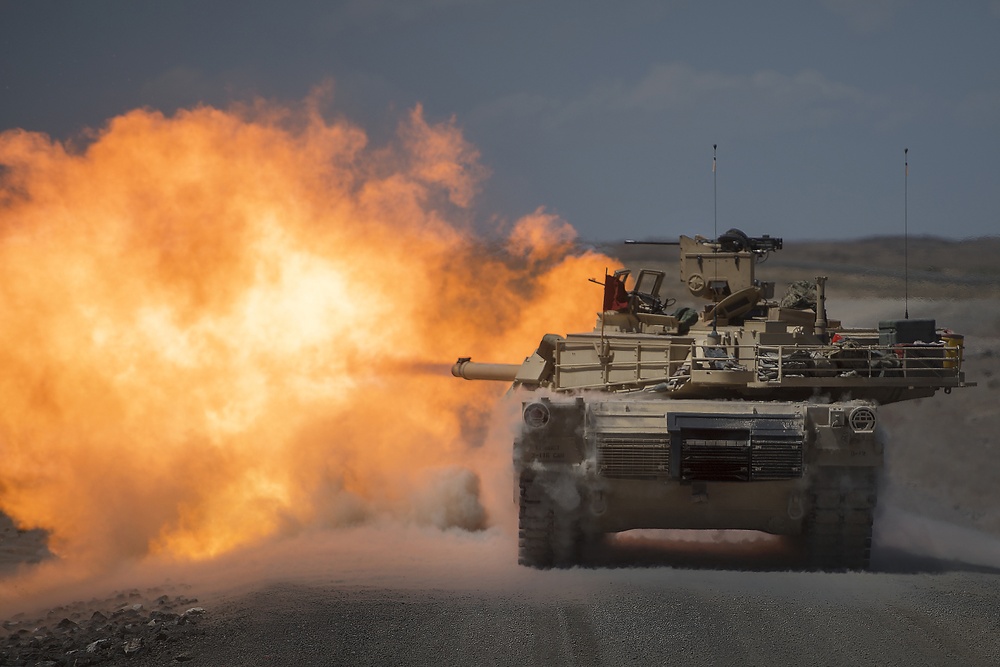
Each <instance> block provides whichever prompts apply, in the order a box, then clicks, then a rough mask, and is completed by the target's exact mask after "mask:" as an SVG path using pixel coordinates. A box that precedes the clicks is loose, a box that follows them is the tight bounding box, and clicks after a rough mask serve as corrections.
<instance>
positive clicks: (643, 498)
mask: <svg viewBox="0 0 1000 667" xmlns="http://www.w3.org/2000/svg"><path fill="white" fill-rule="evenodd" d="M522 410H523V412H522V414H523V417H524V418H523V420H522V422H523V425H522V428H521V432H520V434H519V436H518V437H517V439H516V441H515V447H514V465H515V471H516V479H517V480H518V487H519V488H518V494H517V495H518V502H519V504H520V508H519V516H520V519H521V525H520V528H521V532H520V538H521V539H520V541H519V560H520V562H521V563H522V564H525V565H531V566H536V567H546V566H553V565H554V566H569V565H573V564H576V563H577V562H578V558H579V555H580V553H581V547H582V545H583V544H584V543H586V542H587V541H588V540H592V539H595V538H597V537H599V536H600V535H602V534H605V533H614V532H621V531H625V530H631V529H636V528H668V529H669V528H676V529H744V530H758V531H763V532H767V533H772V534H777V535H794V536H799V539H800V540H801V541H802V542H803V545H804V546H805V554H806V557H807V559H808V563H809V564H811V565H814V566H816V567H822V568H826V569H842V568H864V567H866V566H867V564H868V559H869V556H870V547H871V529H872V518H873V513H874V508H875V502H876V496H877V488H876V484H875V481H876V479H877V476H878V470H879V469H880V467H881V466H882V445H881V442H880V439H879V438H878V437H877V435H876V423H875V422H876V406H875V405H874V404H872V403H869V402H865V401H850V402H834V403H825V404H818V403H809V402H777V401H718V400H687V399H663V398H656V397H655V395H650V394H638V395H632V396H629V397H628V400H622V398H618V397H612V396H609V395H608V394H606V393H599V392H594V393H591V394H589V395H588V394H587V393H586V392H584V394H583V395H578V396H560V395H553V396H549V397H539V396H533V397H531V398H530V399H528V400H525V401H524V402H523V404H522Z"/></svg>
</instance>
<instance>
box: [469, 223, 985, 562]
mask: <svg viewBox="0 0 1000 667" xmlns="http://www.w3.org/2000/svg"><path fill="white" fill-rule="evenodd" d="M661 245H671V246H677V247H678V248H679V252H680V284H679V285H678V286H677V287H679V290H678V291H680V292H686V296H687V298H688V299H689V300H693V304H692V305H688V306H682V307H676V308H675V307H674V306H675V299H674V298H666V297H665V296H662V295H661V290H662V288H663V283H664V280H665V278H666V275H665V273H664V272H663V271H656V270H650V269H642V270H639V271H638V272H637V274H636V275H635V276H634V279H633V277H632V276H631V272H630V271H629V270H627V269H622V270H619V271H615V272H614V273H613V274H609V275H606V276H605V277H604V280H603V281H599V280H594V282H598V283H602V284H603V286H604V295H603V303H602V304H601V312H599V313H598V316H597V324H596V326H595V327H594V330H593V331H589V332H584V333H572V334H568V335H557V334H546V335H545V336H543V337H542V339H541V342H540V343H539V345H538V348H537V349H536V350H535V351H534V353H532V354H531V355H530V356H529V357H527V358H526V359H525V360H524V361H523V362H522V363H520V364H480V363H477V362H474V361H472V360H471V359H469V358H465V357H463V358H460V359H459V360H458V361H457V362H456V363H455V365H454V367H453V368H452V374H453V375H455V376H457V377H460V378H465V379H467V380H495V381H504V382H509V383H511V385H512V388H513V390H514V391H513V395H514V396H516V397H519V398H520V401H521V416H522V419H521V422H520V424H519V432H518V433H517V435H516V437H515V441H514V473H515V480H516V483H517V491H516V498H517V503H518V521H519V531H518V561H519V563H521V564H522V565H526V566H531V567H551V566H557V567H564V566H571V565H574V564H576V563H577V562H578V560H579V558H580V555H581V549H582V548H583V547H584V546H585V545H586V544H587V543H588V542H591V541H593V540H597V539H599V538H600V537H601V536H602V535H604V534H607V533H615V532H620V531H626V530H631V529H636V528H651V529H712V530H717V529H743V530H757V531H763V532H766V533H771V534H775V535H787V536H792V539H794V540H795V541H796V542H798V543H799V544H800V546H801V549H800V551H801V553H802V555H803V566H805V567H807V568H809V569H826V570H840V569H865V568H867V567H868V565H869V561H870V556H871V538H872V528H873V523H874V517H875V507H876V502H877V497H878V479H879V471H880V469H881V467H882V463H883V444H882V440H881V438H880V435H879V428H878V408H879V406H880V405H883V404H887V403H893V402H896V401H905V400H910V399H915V398H923V397H928V396H932V395H934V394H935V393H936V392H937V391H938V390H939V389H943V390H944V391H945V393H951V390H952V389H953V388H956V387H966V386H971V385H972V384H973V383H969V382H966V380H965V374H964V372H963V370H962V361H963V355H962V350H963V347H962V341H963V338H962V336H960V335H958V334H955V333H953V332H951V331H949V330H946V329H942V328H940V327H938V325H937V323H936V322H935V321H934V320H928V319H920V320H916V319H915V320H910V319H902V320H885V321H882V322H880V323H879V326H878V328H877V329H857V328H847V327H844V326H842V325H841V323H840V321H838V320H836V319H831V318H829V317H828V315H827V311H826V297H825V292H826V289H825V288H826V278H825V277H822V276H819V277H816V278H815V279H814V280H807V281H798V282H796V283H793V284H792V285H790V286H789V288H788V290H787V291H786V293H785V294H784V295H783V296H782V298H781V299H776V298H775V290H774V284H773V283H768V282H762V281H760V280H758V279H757V276H756V269H757V265H758V263H759V262H760V261H762V260H763V259H765V258H766V257H767V256H768V254H769V253H772V252H775V251H778V250H781V248H782V239H780V238H772V237H770V236H761V237H751V236H748V235H747V234H744V233H743V232H742V231H739V230H736V229H733V230H729V231H728V232H726V233H725V234H722V235H721V236H719V237H718V238H715V239H708V238H704V237H701V236H695V237H694V238H689V237H686V236H682V237H680V241H679V242H672V243H661Z"/></svg>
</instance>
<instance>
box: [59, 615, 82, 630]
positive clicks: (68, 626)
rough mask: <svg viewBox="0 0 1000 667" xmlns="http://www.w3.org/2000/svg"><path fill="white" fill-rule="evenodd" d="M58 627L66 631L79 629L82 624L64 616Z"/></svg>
mask: <svg viewBox="0 0 1000 667" xmlns="http://www.w3.org/2000/svg"><path fill="white" fill-rule="evenodd" d="M56 628H57V629H59V630H63V631H66V630H79V629H80V624H79V623H75V622H74V621H71V620H69V619H68V618H64V619H63V620H61V621H59V622H58V623H57V624H56Z"/></svg>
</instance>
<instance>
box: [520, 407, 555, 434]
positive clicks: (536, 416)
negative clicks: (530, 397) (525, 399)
mask: <svg viewBox="0 0 1000 667" xmlns="http://www.w3.org/2000/svg"><path fill="white" fill-rule="evenodd" d="M549 416H550V415H549V409H548V407H547V406H545V405H543V404H541V403H531V404H529V405H527V406H526V407H525V408H524V423H525V424H526V425H527V426H528V427H529V428H541V427H543V426H545V425H546V424H548V423H549Z"/></svg>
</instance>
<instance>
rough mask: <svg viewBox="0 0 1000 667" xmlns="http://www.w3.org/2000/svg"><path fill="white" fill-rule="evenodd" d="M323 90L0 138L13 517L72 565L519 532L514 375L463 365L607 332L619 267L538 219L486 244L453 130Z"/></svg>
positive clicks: (478, 179) (2, 475)
mask: <svg viewBox="0 0 1000 667" xmlns="http://www.w3.org/2000/svg"><path fill="white" fill-rule="evenodd" d="M319 98H321V95H318V96H317V98H316V99H310V100H307V101H306V102H304V103H302V104H300V105H297V106H294V107H290V108H289V107H282V106H277V105H273V104H269V103H263V102H259V103H256V104H252V105H246V106H243V107H237V108H232V109H228V110H222V109H215V108H211V107H198V108H194V109H190V110H183V111H179V112H178V113H176V114H175V115H173V116H165V115H163V114H161V113H159V112H156V111H153V110H148V109H143V110H135V111H131V112H129V113H126V114H124V115H122V116H119V117H116V118H114V119H112V120H110V121H109V122H108V123H107V125H106V126H105V127H103V128H101V129H100V130H99V131H95V132H92V133H91V134H90V135H89V136H87V137H86V138H85V139H84V140H82V141H70V142H60V141H56V140H53V139H52V138H50V137H47V136H45V135H42V134H37V133H31V132H25V131H20V130H11V131H7V132H4V133H2V134H0V165H2V169H0V336H2V339H3V340H4V341H5V344H4V345H3V346H0V368H3V369H4V372H3V373H2V374H0V399H2V403H3V405H4V409H3V410H2V411H0V454H2V458H3V460H4V465H3V466H2V467H0V509H2V510H3V511H4V512H5V513H7V514H8V515H10V516H11V517H12V518H13V519H14V520H15V521H16V522H17V524H18V525H19V526H20V527H22V528H42V529H44V530H46V531H48V533H49V549H50V550H51V551H52V552H53V553H54V554H55V555H56V556H57V557H58V559H59V562H60V563H62V564H63V565H73V566H74V567H76V568H77V570H78V571H79V572H82V573H90V574H92V573H94V572H100V571H104V570H107V569H109V568H111V567H115V566H117V567H121V564H122V563H123V562H125V561H141V560H143V559H149V558H156V559H161V560H166V561H172V562H190V561H194V560H204V559H212V558H219V557H221V556H222V555H223V554H226V553H230V552H233V551H234V550H236V549H240V548H243V547H246V546H248V545H253V544H257V543H260V542H261V541H263V540H267V539H270V538H272V537H273V536H275V535H290V534H296V533H301V532H303V531H309V530H314V529H316V528H317V527H324V528H329V527H345V526H356V525H359V524H365V523H371V522H376V521H382V520H385V519H386V518H389V519H391V520H399V521H404V522H411V523H413V524H414V525H418V526H429V527H434V528H437V529H456V528H457V529H462V530H467V531H478V530H482V529H485V528H488V527H489V526H492V525H497V524H498V523H502V522H504V521H506V520H507V519H505V518H504V512H508V513H509V510H507V509H504V508H506V506H507V505H508V504H509V499H510V491H509V487H508V488H506V489H504V490H502V491H501V487H503V486H504V485H505V484H507V483H509V474H508V475H507V477H508V479H507V481H506V482H504V481H503V480H502V477H503V473H500V474H499V476H498V475H497V473H496V472H495V471H496V470H497V469H498V467H499V470H507V469H509V466H510V452H509V442H510V440H509V436H508V435H506V434H505V435H500V436H497V437H498V441H504V442H505V447H506V450H504V449H503V448H502V447H500V448H497V449H491V448H490V447H489V446H486V445H484V444H483V443H484V438H483V437H480V438H479V439H478V441H476V440H477V439H476V438H470V437H469V436H470V434H476V433H478V434H479V435H480V436H483V434H484V433H486V432H487V431H488V430H489V428H488V425H489V424H490V420H491V419H494V418H493V417H491V412H490V410H491V409H492V406H493V405H494V404H495V403H496V401H497V399H498V398H499V397H500V395H501V394H502V393H503V391H504V387H503V386H500V385H497V384H489V383H472V382H465V381H459V380H457V379H454V378H452V377H450V375H448V374H447V370H446V369H447V365H448V364H449V363H450V362H451V361H452V360H453V359H454V358H455V357H457V356H459V355H463V356H469V355H471V356H472V357H473V358H476V359H481V360H495V361H510V362H518V361H520V360H521V359H523V358H524V356H526V355H527V354H530V352H531V351H532V350H533V349H534V347H535V345H536V344H537V341H538V339H539V337H540V335H541V334H542V333H545V332H546V331H557V332H561V331H566V330H574V329H581V328H587V327H589V326H590V325H591V324H592V318H593V311H592V310H591V309H589V308H586V307H581V304H585V303H588V302H591V301H593V303H594V304H595V307H596V304H597V301H596V300H597V299H598V298H599V294H598V293H597V292H596V290H595V289H594V288H593V287H592V286H591V285H589V284H588V283H587V281H586V278H587V277H588V276H596V275H600V274H601V273H602V272H603V270H604V268H605V267H606V266H607V265H608V264H609V262H610V260H609V259H608V258H606V257H603V256H601V255H598V254H595V253H592V252H577V251H576V250H575V247H574V240H575V234H574V232H573V230H572V228H571V227H570V226H569V225H568V224H567V223H565V222H564V221H562V220H560V219H558V218H557V217H556V216H553V215H551V214H548V213H546V212H545V211H543V210H538V211H535V212H533V213H531V214H530V215H527V216H525V217H524V218H523V219H521V220H518V221H515V222H514V223H513V224H512V225H510V226H509V229H508V234H509V241H508V242H507V244H506V245H505V247H501V248H492V249H491V248H490V247H488V246H487V244H485V243H483V242H482V241H481V240H480V239H478V238H477V237H476V235H475V234H474V232H473V231H472V228H471V225H470V220H471V218H472V213H471V208H470V207H471V206H472V204H473V202H474V199H475V195H476V192H477V190H478V189H479V187H480V185H481V183H482V180H483V178H485V177H486V175H487V173H486V172H487V170H486V169H485V168H484V167H483V166H482V165H481V164H480V162H479V155H478V152H477V151H476V149H475V148H474V147H473V146H472V145H471V144H469V142H467V141H466V140H465V139H464V137H463V136H462V132H461V130H460V128H458V127H457V126H456V124H455V123H454V122H453V121H449V122H443V123H432V122H429V121H428V120H427V119H426V118H425V117H424V114H423V111H422V109H421V108H420V107H417V108H415V109H413V110H412V112H410V113H409V114H407V115H406V116H405V117H404V118H403V119H402V120H401V122H400V124H399V128H398V132H397V135H396V137H395V139H393V140H391V141H389V142H388V143H387V144H385V145H377V146H376V145H371V143H370V142H369V139H368V137H367V136H366V133H365V131H364V130H363V129H362V128H360V127H358V126H357V125H355V124H353V123H351V122H349V121H348V120H345V119H335V120H328V119H327V118H325V117H324V116H323V115H322V114H321V113H320V112H319V110H318V108H319V106H320V104H319V102H320V101H321V100H320V99H319ZM500 421H501V422H502V421H503V420H500ZM501 452H503V453H501ZM484 470H485V471H489V473H488V474H490V475H493V476H494V477H497V479H486V478H484V477H483V471H484ZM500 499H502V500H503V501H504V502H503V503H500V505H501V506H502V507H491V504H492V503H494V502H499V500H500ZM81 576H82V575H81Z"/></svg>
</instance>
